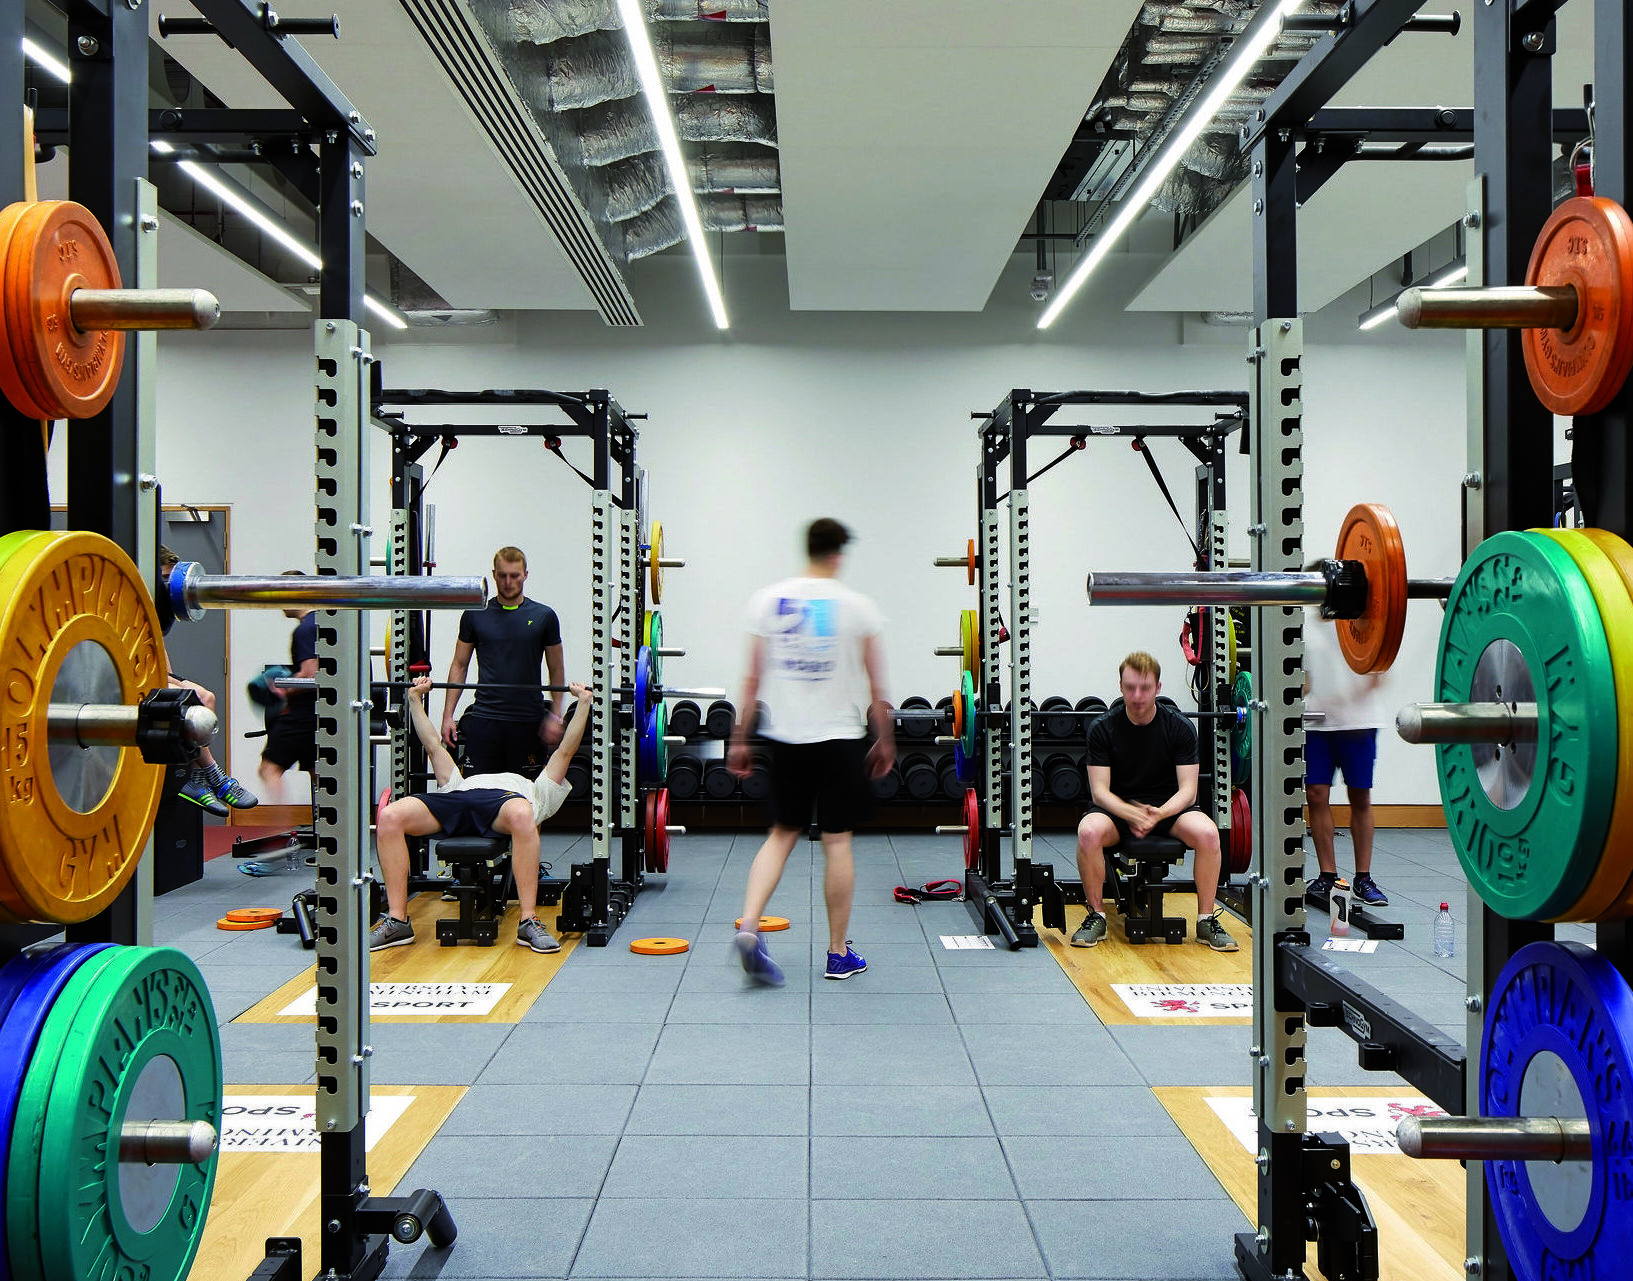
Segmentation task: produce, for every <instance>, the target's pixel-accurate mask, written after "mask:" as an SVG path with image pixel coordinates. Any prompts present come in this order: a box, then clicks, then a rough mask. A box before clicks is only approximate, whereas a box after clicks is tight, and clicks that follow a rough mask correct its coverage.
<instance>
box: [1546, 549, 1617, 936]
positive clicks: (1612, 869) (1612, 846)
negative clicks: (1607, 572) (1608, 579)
mask: <svg viewBox="0 0 1633 1281" xmlns="http://www.w3.org/2000/svg"><path fill="white" fill-rule="evenodd" d="M1573 532H1579V533H1580V534H1581V536H1582V537H1584V538H1586V539H1587V540H1588V541H1589V542H1590V543H1592V544H1593V545H1594V546H1595V547H1597V548H1598V549H1599V550H1600V551H1602V552H1603V553H1604V554H1605V555H1606V556H1608V557H1609V558H1610V563H1611V564H1612V565H1613V566H1614V567H1615V569H1616V572H1617V576H1618V577H1620V579H1621V580H1622V587H1623V588H1624V589H1625V591H1626V592H1627V594H1628V597H1629V598H1630V599H1633V547H1629V546H1628V545H1627V543H1625V542H1623V541H1622V539H1620V538H1618V537H1617V536H1616V535H1615V534H1612V533H1611V532H1609V531H1608V530H1604V529H1584V530H1580V531H1573ZM1562 541H1563V540H1562ZM1566 545H1567V547H1569V544H1568V543H1567V544H1566ZM1572 554H1573V555H1574V554H1575V553H1574V552H1573V553H1572ZM1588 582H1589V583H1590V584H1592V585H1593V592H1594V595H1595V597H1597V596H1598V595H1599V587H1598V584H1597V583H1596V582H1595V580H1594V579H1592V578H1591V577H1590V578H1589V579H1588ZM1600 608H1601V609H1603V608H1604V606H1603V605H1602V604H1601V606H1600ZM1613 620H1616V621H1613ZM1628 626H1629V622H1628V615H1627V614H1626V613H1625V612H1624V613H1623V614H1611V613H1606V614H1605V635H1606V636H1607V637H1608V638H1609V640H1610V654H1611V658H1612V660H1613V661H1614V662H1615V664H1616V675H1617V686H1616V701H1617V702H1618V703H1619V704H1621V705H1620V707H1619V708H1618V709H1617V710H1618V714H1619V723H1620V724H1621V725H1622V726H1624V727H1626V731H1627V732H1626V733H1624V735H1623V740H1624V741H1623V742H1622V743H1621V744H1619V746H1620V747H1621V750H1622V760H1623V761H1624V762H1625V760H1626V759H1627V755H1626V754H1627V751H1628V745H1627V742H1626V740H1628V739H1633V703H1623V702H1622V691H1621V679H1622V677H1623V676H1624V675H1625V674H1626V673H1627V672H1628V668H1629V666H1630V665H1633V634H1630V633H1629V632H1628V631H1627V627H1628ZM1629 679H1630V680H1633V677H1630V678H1629ZM1618 770H1619V771H1620V772H1618V774H1617V779H1616V808H1615V809H1614V810H1613V811H1612V813H1611V820H1610V832H1611V835H1610V839H1609V840H1607V841H1606V842H1605V853H1604V861H1603V862H1602V863H1601V864H1600V874H1601V875H1602V876H1604V877H1605V878H1606V879H1607V880H1608V879H1614V878H1615V876H1616V875H1617V871H1616V869H1617V868H1618V867H1619V868H1620V869H1621V876H1622V888H1621V891H1620V894H1619V896H1618V899H1617V901H1616V902H1615V903H1613V904H1611V905H1610V906H1609V907H1608V908H1606V909H1604V910H1603V911H1602V912H1600V913H1599V915H1598V916H1597V918H1596V919H1598V920H1602V921H1608V920H1621V919H1624V918H1626V917H1629V916H1633V844H1630V843H1629V842H1628V841H1627V840H1626V839H1618V833H1619V832H1622V831H1624V829H1621V828H1619V827H1618V826H1617V824H1618V823H1619V821H1620V820H1621V816H1622V809H1623V806H1624V805H1629V804H1630V802H1629V800H1628V797H1629V796H1630V795H1633V777H1629V776H1628V773H1627V772H1626V771H1625V770H1623V769H1622V768H1621V765H1620V764H1619V765H1618ZM1595 879H1596V880H1597V879H1598V878H1597V877H1596V878H1595ZM1588 888H1589V891H1590V892H1591V890H1592V888H1593V887H1592V885H1591V884H1590V885H1589V887H1588ZM1584 897H1586V896H1584ZM1572 919H1573V920H1582V919H1585V918H1583V917H1580V916H1577V915H1575V914H1574V913H1573V915H1572Z"/></svg>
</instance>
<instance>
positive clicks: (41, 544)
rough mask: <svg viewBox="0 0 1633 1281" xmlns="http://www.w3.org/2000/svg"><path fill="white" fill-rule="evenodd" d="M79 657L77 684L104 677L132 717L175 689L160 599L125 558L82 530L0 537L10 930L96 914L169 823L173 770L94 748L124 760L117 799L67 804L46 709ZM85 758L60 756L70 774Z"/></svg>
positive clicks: (0, 681)
mask: <svg viewBox="0 0 1633 1281" xmlns="http://www.w3.org/2000/svg"><path fill="white" fill-rule="evenodd" d="M87 644H88V645H90V646H91V647H92V648H91V649H89V650H81V649H80V648H79V647H80V646H83V645H87ZM99 650H100V651H101V652H100V653H98V651H99ZM70 654H72V655H73V656H74V657H73V664H74V666H73V667H72V668H71V669H70V671H71V673H72V672H77V671H80V670H83V669H85V668H88V669H90V670H92V671H95V670H96V669H98V668H100V669H102V670H101V674H102V676H103V679H104V680H106V681H107V682H108V687H109V689H110V691H111V689H112V687H113V686H114V685H116V686H117V689H118V701H119V702H121V703H123V704H126V705H130V704H134V703H139V702H140V701H141V700H142V699H143V698H145V697H146V696H147V695H148V694H150V693H152V692H153V691H154V690H157V689H163V688H164V687H165V685H166V684H167V683H168V681H167V679H166V672H167V669H166V666H165V657H164V642H163V641H162V640H161V639H160V634H159V618H158V614H157V613H156V612H155V611H154V608H153V599H152V597H151V596H149V595H148V591H147V588H146V587H145V586H144V585H143V583H142V581H141V577H140V575H139V573H138V572H137V569H136V566H135V565H134V564H132V563H131V560H130V557H129V556H127V555H125V553H124V552H123V551H121V550H120V549H119V547H117V546H116V545H115V544H114V543H112V542H110V541H109V540H108V539H106V538H103V537H101V536H100V535H98V534H87V533H74V532H71V533H29V532H22V533H16V534H8V535H6V536H5V537H4V538H0V761H3V769H4V775H5V778H4V784H3V788H0V919H11V920H25V921H54V922H57V923H60V924H67V923H71V922H75V921H83V920H86V919H88V918H89V917H92V916H95V915H96V914H97V913H98V912H100V911H102V910H103V909H104V908H105V907H107V906H108V904H109V903H111V902H112V901H113V899H114V898H115V897H117V895H118V894H119V892H120V890H122V889H123V888H124V887H125V883H126V882H127V881H128V880H129V879H130V877H131V875H132V874H133V873H134V872H135V871H136V864H137V862H138V860H139V859H140V858H141V855H142V849H143V847H144V846H145V845H146V844H147V839H148V836H149V834H150V833H151V831H152V829H153V818H154V815H155V814H156V813H157V812H158V808H159V794H160V790H161V788H162V786H163V783H164V769H163V768H162V767H161V766H158V765H149V764H147V763H146V762H145V761H143V760H142V757H141V753H140V752H138V751H137V750H136V749H135V748H125V749H123V750H120V749H114V748H96V749H90V750H92V751H97V752H111V753H117V754H116V755H115V756H113V757H111V758H109V757H103V758H100V760H102V761H104V762H105V761H108V760H110V759H111V760H112V762H113V763H112V764H111V766H110V767H109V768H110V775H111V777H110V778H109V779H108V781H107V783H106V787H105V790H101V795H100V797H99V798H88V797H78V798H76V803H75V804H70V803H69V798H67V797H65V796H64V795H63V793H62V791H61V789H60V787H59V780H58V779H57V778H56V776H55V775H54V774H53V772H52V771H53V762H52V759H51V753H50V750H49V745H48V743H47V738H46V709H47V707H48V706H49V705H50V703H51V701H52V695H53V691H54V690H55V689H56V685H57V678H58V675H59V673H61V672H62V670H63V665H64V662H65V660H68V659H69V656H70ZM82 665H83V667H82ZM59 701H62V699H61V696H60V695H59ZM84 751H85V749H80V748H73V749H70V750H69V752H67V753H62V754H60V755H59V765H58V767H59V768H61V767H64V766H66V765H68V764H72V763H73V762H75V761H76V760H79V759H80V758H79V757H78V756H76V754H77V753H83V752H84ZM85 777H91V776H90V775H86V776H85ZM81 781H82V782H83V779H82V780H81ZM80 803H83V804H84V805H85V806H86V808H85V809H83V810H81V809H79V808H77V807H76V806H77V804H80Z"/></svg>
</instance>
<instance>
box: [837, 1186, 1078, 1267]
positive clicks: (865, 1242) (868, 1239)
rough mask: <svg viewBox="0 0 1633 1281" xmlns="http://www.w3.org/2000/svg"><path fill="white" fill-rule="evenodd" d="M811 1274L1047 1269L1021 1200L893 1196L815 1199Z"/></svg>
mask: <svg viewBox="0 0 1633 1281" xmlns="http://www.w3.org/2000/svg"><path fill="white" fill-rule="evenodd" d="M926 1210H930V1211H932V1212H931V1213H926ZM961 1225H963V1226H968V1227H970V1229H971V1230H968V1231H965V1230H961ZM974 1225H979V1229H978V1230H977V1229H975V1227H974ZM810 1275H811V1276H812V1277H815V1278H820V1279H823V1281H826V1279H827V1278H868V1279H869V1281H884V1279H886V1278H897V1277H902V1278H906V1277H967V1278H988V1277H994V1278H996V1277H1005V1278H1023V1277H1041V1276H1044V1275H1046V1273H1045V1271H1044V1267H1043V1258H1042V1256H1041V1255H1039V1253H1038V1247H1037V1243H1036V1242H1035V1241H1034V1240H1033V1237H1032V1229H1031V1225H1030V1224H1028V1223H1027V1220H1026V1214H1025V1212H1024V1211H1023V1210H1022V1209H1021V1204H1020V1202H1019V1201H941V1202H938V1203H937V1204H935V1205H934V1206H927V1205H926V1204H925V1203H924V1202H923V1201H900V1200H889V1201H813V1202H812V1203H811V1273H810Z"/></svg>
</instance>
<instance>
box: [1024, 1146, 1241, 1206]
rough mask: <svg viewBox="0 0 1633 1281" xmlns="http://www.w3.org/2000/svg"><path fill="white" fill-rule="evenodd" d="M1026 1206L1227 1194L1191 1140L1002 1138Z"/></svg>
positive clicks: (1192, 1198)
mask: <svg viewBox="0 0 1633 1281" xmlns="http://www.w3.org/2000/svg"><path fill="white" fill-rule="evenodd" d="M1004 1152H1005V1153H1006V1154H1007V1155H1008V1157H1009V1164H1010V1168H1011V1169H1012V1170H1014V1172H1015V1184H1016V1186H1017V1187H1019V1188H1020V1191H1021V1197H1022V1198H1023V1199H1024V1200H1027V1201H1036V1200H1044V1199H1049V1200H1068V1201H1079V1200H1081V1201H1149V1200H1155V1199H1158V1198H1163V1199H1171V1200H1175V1201H1210V1200H1216V1199H1218V1198H1220V1197H1223V1196H1225V1195H1226V1193H1225V1190H1224V1188H1222V1187H1221V1186H1220V1185H1219V1180H1218V1179H1217V1178H1215V1177H1214V1174H1213V1171H1212V1170H1210V1169H1208V1166H1207V1163H1206V1162H1204V1161H1203V1160H1202V1158H1201V1157H1199V1156H1198V1155H1197V1154H1196V1149H1195V1148H1194V1147H1192V1146H1191V1142H1190V1140H1189V1139H1187V1138H1185V1137H1183V1136H1182V1135H1176V1136H1173V1137H1171V1138H1153V1137H1150V1136H1143V1135H1142V1136H1140V1137H1138V1138H1135V1137H1129V1136H1123V1135H1109V1134H1108V1135H1100V1136H1097V1137H1096V1138H1094V1139H1093V1140H1092V1141H1091V1140H1087V1139H1085V1138H1084V1137H1081V1136H1075V1135H1073V1136H1051V1135H1035V1136H1029V1137H1015V1138H1005V1139H1004Z"/></svg>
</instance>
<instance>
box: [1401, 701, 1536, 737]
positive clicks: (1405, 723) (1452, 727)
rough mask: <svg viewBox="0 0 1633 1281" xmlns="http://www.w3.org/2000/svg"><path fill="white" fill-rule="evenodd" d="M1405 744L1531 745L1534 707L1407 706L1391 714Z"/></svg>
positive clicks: (1433, 704) (1477, 705) (1479, 704)
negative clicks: (1393, 714)
mask: <svg viewBox="0 0 1633 1281" xmlns="http://www.w3.org/2000/svg"><path fill="white" fill-rule="evenodd" d="M1395 731H1396V732H1397V733H1398V734H1399V735H1400V736H1401V738H1402V739H1403V740H1404V741H1406V742H1408V743H1534V742H1536V741H1537V705H1536V704H1535V703H1408V704H1407V705H1406V706H1405V707H1403V708H1401V709H1400V711H1399V712H1397V713H1396V714H1395Z"/></svg>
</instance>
